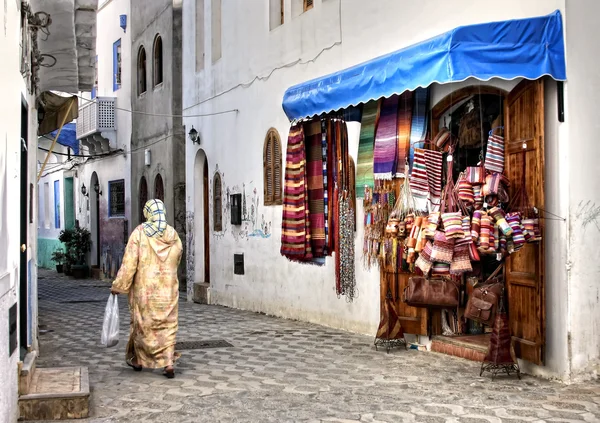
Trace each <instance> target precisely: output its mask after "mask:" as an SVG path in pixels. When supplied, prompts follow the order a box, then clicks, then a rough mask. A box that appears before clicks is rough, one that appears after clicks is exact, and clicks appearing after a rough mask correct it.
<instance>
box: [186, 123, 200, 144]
mask: <svg viewBox="0 0 600 423" xmlns="http://www.w3.org/2000/svg"><path fill="white" fill-rule="evenodd" d="M188 136H189V137H190V140H192V143H193V144H196V143H198V145H200V137H199V136H198V131H196V130H195V129H194V125H192V129H190V132H189V133H188Z"/></svg>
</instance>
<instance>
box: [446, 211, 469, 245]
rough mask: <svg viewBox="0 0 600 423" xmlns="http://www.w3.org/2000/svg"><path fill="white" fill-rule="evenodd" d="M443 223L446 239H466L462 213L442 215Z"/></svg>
mask: <svg viewBox="0 0 600 423" xmlns="http://www.w3.org/2000/svg"><path fill="white" fill-rule="evenodd" d="M442 223H443V224H444V231H445V235H446V238H448V239H460V238H464V236H465V233H464V231H463V229H462V214H461V213H460V212H455V213H442Z"/></svg>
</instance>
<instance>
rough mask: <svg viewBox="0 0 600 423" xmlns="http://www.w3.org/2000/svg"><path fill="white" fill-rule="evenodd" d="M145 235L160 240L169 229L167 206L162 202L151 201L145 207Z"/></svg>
mask: <svg viewBox="0 0 600 423" xmlns="http://www.w3.org/2000/svg"><path fill="white" fill-rule="evenodd" d="M144 217H145V218H146V222H144V223H143V226H144V233H145V234H146V235H147V236H148V237H150V238H159V237H161V236H162V234H163V233H164V232H165V230H166V229H167V215H166V213H165V205H164V203H163V202H162V201H160V200H149V201H147V202H146V204H145V205H144Z"/></svg>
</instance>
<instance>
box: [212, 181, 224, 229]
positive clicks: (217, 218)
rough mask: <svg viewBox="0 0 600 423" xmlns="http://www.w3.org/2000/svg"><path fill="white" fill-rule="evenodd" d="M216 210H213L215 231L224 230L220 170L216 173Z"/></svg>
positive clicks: (214, 190)
mask: <svg viewBox="0 0 600 423" xmlns="http://www.w3.org/2000/svg"><path fill="white" fill-rule="evenodd" d="M213 192H214V202H215V204H214V210H213V221H214V223H213V224H214V225H215V232H221V231H222V230H223V187H222V185H221V175H220V174H219V172H217V173H215V181H214V189H213Z"/></svg>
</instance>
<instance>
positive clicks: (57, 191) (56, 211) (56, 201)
mask: <svg viewBox="0 0 600 423" xmlns="http://www.w3.org/2000/svg"><path fill="white" fill-rule="evenodd" d="M54 227H55V228H56V229H60V181H54Z"/></svg>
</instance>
